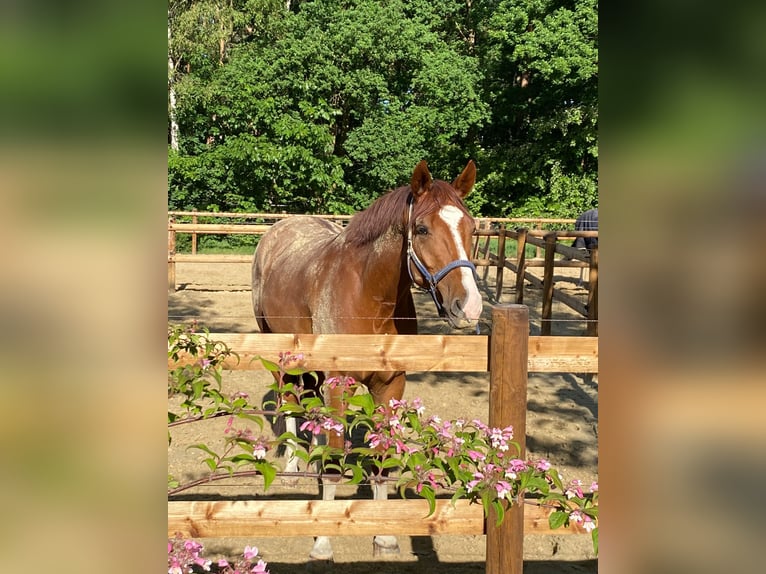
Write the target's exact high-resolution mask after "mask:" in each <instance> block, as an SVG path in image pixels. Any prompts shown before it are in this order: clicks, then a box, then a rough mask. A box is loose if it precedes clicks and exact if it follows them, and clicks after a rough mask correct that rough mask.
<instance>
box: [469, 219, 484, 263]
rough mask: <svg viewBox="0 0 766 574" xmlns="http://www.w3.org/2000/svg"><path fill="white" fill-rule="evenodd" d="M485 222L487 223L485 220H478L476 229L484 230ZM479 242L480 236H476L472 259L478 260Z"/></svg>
mask: <svg viewBox="0 0 766 574" xmlns="http://www.w3.org/2000/svg"><path fill="white" fill-rule="evenodd" d="M486 222H487V220H486V219H480V220H479V227H478V229H479V230H482V229H484V227H485V224H486ZM480 241H481V235H477V236H476V241H475V242H474V244H473V253H472V254H471V255H472V258H473V259H478V258H479V242H480Z"/></svg>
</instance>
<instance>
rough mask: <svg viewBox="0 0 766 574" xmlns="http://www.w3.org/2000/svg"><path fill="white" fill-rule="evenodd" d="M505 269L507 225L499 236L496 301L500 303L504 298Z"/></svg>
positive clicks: (501, 228)
mask: <svg viewBox="0 0 766 574" xmlns="http://www.w3.org/2000/svg"><path fill="white" fill-rule="evenodd" d="M504 269H505V225H502V226H501V227H500V232H499V235H498V236H497V271H495V299H496V300H497V302H498V303H500V298H501V297H502V296H503V270H504Z"/></svg>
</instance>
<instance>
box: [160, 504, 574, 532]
mask: <svg viewBox="0 0 766 574" xmlns="http://www.w3.org/2000/svg"><path fill="white" fill-rule="evenodd" d="M550 512H551V510H550V509H546V508H542V507H540V506H536V505H526V506H525V507H524V533H525V534H552V533H555V534H578V533H582V532H584V531H583V530H582V529H581V528H578V527H577V526H576V525H572V526H571V527H570V528H557V529H556V530H551V529H550V527H549V526H548V515H549V514H550ZM427 514H428V503H427V502H426V501H425V500H418V499H415V500H402V499H393V500H332V501H325V500H264V501H259V500H236V501H170V502H168V536H174V535H175V534H176V533H180V534H181V535H183V536H184V537H188V538H217V537H235V538H236V537H248V538H261V537H267V536H268V537H275V536H375V535H391V536H396V535H410V536H429V535H437V534H458V535H471V534H483V533H484V512H483V509H482V507H481V505H479V504H469V502H468V501H467V500H458V501H456V503H455V506H453V505H452V502H451V501H449V500H443V499H439V500H437V501H436V509H435V511H434V513H433V514H432V515H431V516H426V515H427ZM490 527H492V526H491V525H490Z"/></svg>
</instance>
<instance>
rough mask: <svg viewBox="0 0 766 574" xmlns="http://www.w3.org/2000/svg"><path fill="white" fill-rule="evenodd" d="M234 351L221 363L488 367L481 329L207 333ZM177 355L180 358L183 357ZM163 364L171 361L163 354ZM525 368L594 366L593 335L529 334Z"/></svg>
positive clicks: (592, 369)
mask: <svg viewBox="0 0 766 574" xmlns="http://www.w3.org/2000/svg"><path fill="white" fill-rule="evenodd" d="M210 340H211V341H220V342H222V343H224V344H226V345H227V346H228V347H229V349H231V350H232V351H235V352H236V353H237V355H238V358H237V357H231V358H229V359H228V360H227V361H226V363H225V364H224V367H225V368H227V369H232V370H257V369H262V368H263V365H262V364H261V362H260V361H259V360H258V359H259V358H260V357H264V358H266V359H269V360H271V361H274V362H276V361H277V360H278V358H279V354H280V353H282V352H287V351H289V352H292V353H296V354H298V353H300V354H302V355H303V362H302V363H301V364H302V366H303V367H304V368H306V369H308V370H322V371H410V372H412V371H443V372H471V371H488V370H489V344H490V338H489V336H487V335H301V334H284V333H211V334H210ZM189 361H190V358H182V359H181V360H180V363H182V364H183V363H186V362H189ZM168 366H169V367H171V368H172V367H174V366H175V363H174V362H173V361H171V360H168ZM527 368H528V371H529V372H565V373H597V372H598V337H539V336H535V337H529V344H528V366H527Z"/></svg>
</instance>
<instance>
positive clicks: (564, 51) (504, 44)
mask: <svg viewBox="0 0 766 574" xmlns="http://www.w3.org/2000/svg"><path fill="white" fill-rule="evenodd" d="M597 8H598V5H597V2H596V0H577V1H575V2H572V1H571V0H570V1H562V0H521V1H518V0H514V1H513V2H510V1H503V2H500V3H499V4H498V6H497V8H496V10H495V11H494V13H493V14H492V15H491V17H489V18H488V19H487V20H486V22H485V23H484V27H483V30H482V31H483V34H484V36H485V37H486V43H485V44H484V46H483V49H482V58H483V66H484V69H485V77H486V81H485V90H486V91H485V98H486V99H487V101H491V102H492V112H493V114H492V121H491V125H490V126H488V128H487V129H486V130H484V132H483V134H482V136H483V137H482V144H483V146H484V148H485V150H486V155H485V156H484V158H483V159H484V162H483V167H484V177H485V180H484V181H483V192H484V193H485V194H486V196H487V197H488V199H489V203H490V204H491V205H493V206H495V213H493V215H506V214H509V213H513V214H515V215H522V214H525V215H526V214H530V215H531V214H534V215H559V216H573V215H576V214H577V213H579V212H580V211H582V210H584V209H587V208H589V207H593V206H595V205H596V204H597V168H598V142H597V122H598V108H597V101H598V100H597V82H598V51H597V41H598V27H597V23H598V22H597Z"/></svg>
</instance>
